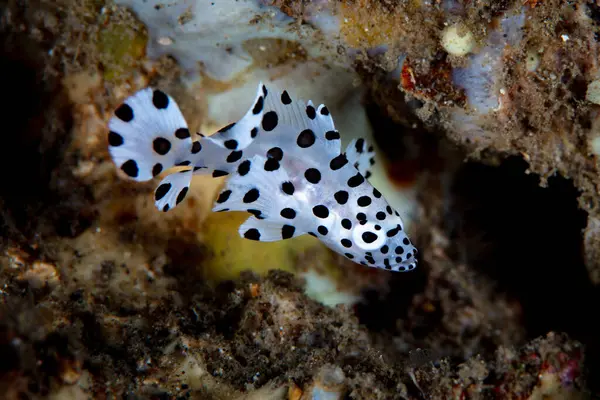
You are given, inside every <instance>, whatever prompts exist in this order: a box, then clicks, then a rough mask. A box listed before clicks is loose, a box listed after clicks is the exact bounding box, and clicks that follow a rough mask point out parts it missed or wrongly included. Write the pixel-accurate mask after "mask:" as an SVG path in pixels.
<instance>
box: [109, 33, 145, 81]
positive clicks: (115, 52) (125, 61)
mask: <svg viewBox="0 0 600 400" xmlns="http://www.w3.org/2000/svg"><path fill="white" fill-rule="evenodd" d="M137 28H138V27H133V26H128V25H127V24H113V25H111V26H110V27H108V28H107V29H103V30H101V31H100V32H99V34H98V50H99V51H100V53H101V64H102V67H103V75H104V79H106V80H107V81H119V80H121V79H123V78H124V77H125V76H127V75H129V74H128V71H131V70H133V69H134V68H136V67H137V66H138V65H139V63H140V61H142V60H143V59H144V58H145V57H146V45H147V43H148V35H147V34H146V32H145V30H140V29H137Z"/></svg>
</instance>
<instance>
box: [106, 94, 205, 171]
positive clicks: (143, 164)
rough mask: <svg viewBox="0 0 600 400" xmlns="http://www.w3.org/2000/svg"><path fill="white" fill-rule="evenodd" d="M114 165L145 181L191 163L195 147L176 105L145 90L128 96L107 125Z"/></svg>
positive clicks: (170, 99)
mask: <svg viewBox="0 0 600 400" xmlns="http://www.w3.org/2000/svg"><path fill="white" fill-rule="evenodd" d="M108 127H109V130H110V131H109V133H108V144H109V146H108V150H109V152H110V155H111V157H112V159H113V161H114V163H115V164H116V165H117V166H118V167H119V168H120V169H121V170H122V171H123V172H125V173H126V174H127V176H129V177H130V178H132V179H134V180H136V181H140V182H142V181H148V180H150V179H152V178H153V177H155V176H156V175H158V174H160V173H161V172H162V171H165V170H167V169H169V168H171V167H173V166H175V165H178V164H181V163H183V164H184V165H185V164H189V163H191V161H190V158H191V155H192V154H193V150H194V147H193V146H192V139H191V137H190V131H189V130H188V126H187V123H186V122H185V119H184V118H183V115H182V114H181V111H180V110H179V107H178V106H177V103H176V102H175V101H174V100H173V99H172V98H171V97H170V96H169V95H167V94H165V93H164V92H162V91H160V90H158V89H152V88H146V89H143V90H140V91H139V92H137V93H135V94H134V95H132V96H131V97H128V98H127V99H126V100H125V101H124V102H123V104H121V105H120V106H119V107H118V108H117V109H116V110H115V115H114V117H112V118H111V120H110V122H109V123H108Z"/></svg>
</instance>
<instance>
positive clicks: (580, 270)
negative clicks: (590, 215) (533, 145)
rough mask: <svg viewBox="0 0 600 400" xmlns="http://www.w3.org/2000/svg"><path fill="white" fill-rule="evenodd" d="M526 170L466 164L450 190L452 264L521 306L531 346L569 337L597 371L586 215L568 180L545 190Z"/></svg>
mask: <svg viewBox="0 0 600 400" xmlns="http://www.w3.org/2000/svg"><path fill="white" fill-rule="evenodd" d="M527 168H528V165H527V163H526V162H525V161H523V160H522V159H521V158H519V157H510V158H508V159H507V160H505V161H504V162H503V163H502V165H501V166H500V167H492V166H486V165H483V164H479V163H475V162H471V163H467V164H465V166H464V167H463V168H462V170H461V171H460V172H459V173H458V175H457V176H456V180H455V184H454V188H453V193H454V194H453V196H454V199H455V202H454V207H453V211H452V212H453V214H455V216H456V217H457V218H455V219H456V220H458V224H457V226H456V228H455V229H454V230H453V232H452V235H451V239H452V241H453V242H454V243H455V246H454V250H455V254H453V255H452V257H453V258H455V259H462V260H464V261H465V262H467V263H468V265H470V266H471V267H473V268H475V269H477V270H479V271H480V272H481V273H484V274H486V275H488V276H490V277H491V278H492V279H493V280H494V282H495V283H496V284H497V285H498V286H497V290H498V291H500V292H506V293H507V294H508V295H509V296H510V297H512V298H514V299H516V300H517V301H518V302H519V303H520V305H521V307H522V310H523V315H524V325H525V328H526V332H527V335H528V336H529V338H530V339H532V338H535V337H538V336H541V335H545V334H546V333H548V332H549V331H557V332H566V333H567V334H568V335H569V336H571V337H572V338H573V339H576V340H579V341H581V342H582V343H584V344H585V345H586V346H588V356H589V357H590V358H589V362H590V366H591V365H597V363H598V359H599V355H600V353H599V351H600V346H599V343H598V341H597V338H598V337H600V328H598V327H596V325H595V324H590V309H589V306H590V305H592V304H600V293H599V291H598V289H597V288H594V286H593V285H592V283H591V281H590V280H589V276H588V274H587V270H586V267H585V265H584V261H583V254H582V240H583V238H582V232H583V229H584V228H585V226H586V220H587V214H586V212H584V211H582V210H580V209H579V208H578V204H577V198H578V197H579V192H578V191H577V190H576V189H575V187H574V186H573V184H572V182H571V181H570V180H568V179H565V178H563V177H561V176H554V177H551V178H550V179H549V180H548V187H547V188H543V187H540V186H539V177H538V176H536V175H534V174H526V170H527Z"/></svg>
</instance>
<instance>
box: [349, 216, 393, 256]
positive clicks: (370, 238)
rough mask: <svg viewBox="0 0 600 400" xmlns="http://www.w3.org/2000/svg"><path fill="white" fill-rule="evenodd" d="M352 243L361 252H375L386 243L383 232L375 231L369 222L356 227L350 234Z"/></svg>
mask: <svg viewBox="0 0 600 400" xmlns="http://www.w3.org/2000/svg"><path fill="white" fill-rule="evenodd" d="M352 239H353V240H354V243H355V244H356V245H357V246H358V247H360V248H361V249H362V250H377V249H379V248H380V247H381V246H383V245H384V244H385V242H386V236H385V232H384V231H382V230H377V229H376V228H375V224H372V223H370V222H367V223H365V224H364V225H358V226H356V228H354V230H353V232H352Z"/></svg>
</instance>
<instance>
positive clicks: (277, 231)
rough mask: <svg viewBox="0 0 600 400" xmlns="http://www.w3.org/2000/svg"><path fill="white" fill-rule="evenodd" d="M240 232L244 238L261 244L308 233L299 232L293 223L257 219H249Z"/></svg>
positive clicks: (241, 226)
mask: <svg viewBox="0 0 600 400" xmlns="http://www.w3.org/2000/svg"><path fill="white" fill-rule="evenodd" d="M238 232H239V233H240V236H241V237H243V238H246V239H249V240H256V241H260V242H276V241H278V240H283V239H290V238H293V237H296V236H300V235H303V234H305V233H306V232H303V231H300V230H298V229H297V228H296V226H295V225H294V224H293V222H288V223H283V224H282V223H276V222H273V221H270V220H268V219H264V220H260V219H258V218H256V217H250V218H248V219H247V220H246V222H244V223H243V224H242V225H240V228H239V229H238Z"/></svg>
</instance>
